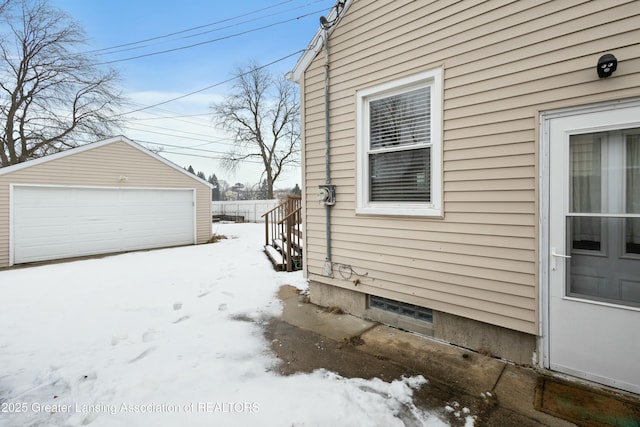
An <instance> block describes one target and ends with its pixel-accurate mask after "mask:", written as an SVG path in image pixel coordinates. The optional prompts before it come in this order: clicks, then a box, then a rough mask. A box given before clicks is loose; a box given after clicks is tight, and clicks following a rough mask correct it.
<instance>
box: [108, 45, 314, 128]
mask: <svg viewBox="0 0 640 427" xmlns="http://www.w3.org/2000/svg"><path fill="white" fill-rule="evenodd" d="M302 52H304V49H300V50H297V51H295V52H293V53H290V54H289V55H287V56H283V57H282V58H279V59H276V60H275V61H271V62H269V63H267V64H264V65H261V66H259V67H256V68H255V69H258V70H261V69H263V68H267V67H269V66H271V65H273V64H277V63H278V62H282V61H284V60H285V59H289V58H291V57H292V56H294V55H298V54H300V53H302ZM253 70H254V69H252V70H249V71H247V72H246V73H241V74H239V75H237V76H234V77H231V78H229V79H227V80H224V81H221V82H218V83H214V84H212V85H209V86H206V87H203V88H202V89H198V90H194V91H193V92H189V93H186V94H184V95H180V96H176V97H175V98H171V99H167V100H166V101H162V102H158V103H156V104H152V105H148V106H146V107H141V108H138V109H136V110H131V111H127V112H124V113H120V114H116V115H114V117H121V116H126V115H129V114H133V113H137V112H139V111H144V110H148V109H150V108H155V107H158V106H160V105H164V104H168V103H170V102H173V101H177V100H179V99H183V98H186V97H188V96H191V95H195V94H196V93H200V92H204V91H206V90H209V89H212V88H214V87H216V86H221V85H223V84H225V83H229V82H232V81H234V80H235V79H237V78H239V77H241V76H244V75H247V74H249V73H251V72H252V71H253Z"/></svg>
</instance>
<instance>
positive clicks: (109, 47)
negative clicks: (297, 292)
mask: <svg viewBox="0 0 640 427" xmlns="http://www.w3.org/2000/svg"><path fill="white" fill-rule="evenodd" d="M50 1H51V3H52V4H53V5H55V6H57V7H59V8H60V9H62V10H64V11H65V12H67V13H68V14H69V15H70V16H71V17H73V18H74V19H76V20H77V21H78V22H79V23H80V24H81V25H82V26H83V27H84V29H85V31H86V32H87V36H88V39H89V40H88V41H89V46H88V47H87V49H88V50H100V57H101V60H103V61H104V62H109V63H110V66H112V67H114V68H117V69H118V70H119V71H120V73H121V75H122V77H123V82H122V83H123V88H124V91H125V94H126V95H127V96H128V97H129V98H130V99H131V100H132V101H134V105H133V109H137V108H144V107H148V106H151V105H155V104H157V103H161V102H164V101H167V100H170V99H173V98H176V97H180V96H183V95H186V94H189V93H192V92H196V91H200V92H198V93H197V94H194V95H191V96H187V97H185V98H182V99H180V100H177V101H173V102H170V103H166V104H163V105H161V106H158V107H155V108H151V109H145V110H144V111H141V112H138V113H134V114H131V115H129V116H128V117H129V119H130V120H129V124H128V128H127V129H126V131H125V132H124V134H125V136H127V137H129V138H131V139H133V140H135V141H138V142H142V143H145V144H148V145H155V146H160V145H161V144H167V145H165V146H163V147H164V151H163V152H162V153H161V155H163V156H165V157H167V158H168V159H169V160H171V161H173V162H175V163H177V164H178V165H180V166H183V167H186V166H189V165H192V166H193V168H194V169H195V170H196V171H202V172H204V173H205V175H206V176H209V175H211V174H213V173H215V174H216V175H217V176H218V178H220V179H224V180H226V181H228V182H229V183H230V184H233V183H235V182H241V183H243V184H244V183H257V182H258V181H259V179H260V172H261V168H260V165H259V164H257V163H254V164H246V165H245V166H244V167H242V168H241V169H240V170H239V171H238V172H237V173H236V174H235V175H234V174H233V173H231V172H227V171H225V170H223V169H222V167H221V166H220V163H219V162H218V160H217V159H216V158H217V157H219V156H220V153H221V152H226V151H227V150H228V147H229V145H228V144H230V143H231V142H232V141H231V140H230V139H229V138H228V136H226V135H223V134H221V133H220V132H219V131H217V130H216V129H215V128H214V125H213V122H212V115H211V111H210V109H209V104H210V103H211V102H212V101H216V100H219V99H221V97H222V96H224V95H225V94H226V93H228V92H229V90H230V87H231V84H232V83H231V82H227V83H225V82H226V81H228V80H229V79H230V78H232V77H233V72H234V69H235V68H237V67H238V66H240V65H244V64H247V63H248V62H249V61H252V60H253V61H256V62H258V63H259V64H268V63H272V62H275V63H274V64H273V65H271V66H270V67H269V69H270V70H271V71H272V72H273V73H275V74H280V75H284V74H285V73H286V72H288V71H290V70H292V69H293V66H294V65H295V63H296V61H297V60H298V58H299V57H300V54H299V53H296V52H298V51H300V50H302V49H305V48H306V47H307V45H308V44H309V42H310V41H311V39H312V37H313V35H314V34H315V32H316V31H317V30H318V27H319V17H320V16H321V15H327V14H328V13H329V10H330V9H331V7H332V6H333V5H334V3H335V0H287V1H283V0H236V1H228V0H227V1H220V0H183V1H175V0H171V1H170V0H153V1H151V0H126V1H125V0H109V1H100V0H50ZM193 45H195V46H193ZM190 46H191V47H190ZM169 50H170V52H165V53H160V52H163V51H169ZM283 58H286V59H283ZM280 59H282V60H280ZM112 61H113V62H112ZM205 88H208V89H206V90H202V89H205ZM176 116H182V117H176ZM184 116H188V117H184ZM176 146H179V147H191V148H190V149H181V148H176ZM194 148H195V149H194ZM205 150H206V151H205ZM178 153H182V154H178ZM296 183H298V184H300V183H301V178H300V171H299V170H295V171H292V172H291V173H289V174H287V175H286V176H284V177H283V178H282V182H277V183H276V187H277V188H285V187H289V186H293V185H294V184H296Z"/></svg>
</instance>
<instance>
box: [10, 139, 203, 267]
mask: <svg viewBox="0 0 640 427" xmlns="http://www.w3.org/2000/svg"><path fill="white" fill-rule="evenodd" d="M25 165H28V163H25ZM0 171H2V169H0ZM120 176H126V177H127V179H126V181H121V180H120ZM10 184H37V185H67V186H88V187H91V186H95V187H122V188H126V187H132V188H135V187H153V188H195V189H196V224H197V230H196V234H197V243H204V242H206V241H207V240H209V238H210V237H211V190H210V188H209V187H208V186H206V185H205V184H204V183H200V182H198V181H197V180H195V179H193V178H191V177H189V176H188V175H186V174H184V173H182V172H180V171H178V170H176V169H174V168H172V167H170V166H168V165H167V164H165V163H163V162H162V161H160V160H158V159H156V158H154V157H152V156H150V155H148V154H146V153H144V152H143V151H141V150H139V149H136V148H134V147H132V146H131V145H129V144H128V143H126V142H121V141H119V142H114V143H110V144H106V145H103V146H100V147H97V148H92V149H88V150H84V151H81V152H78V153H74V154H70V155H68V156H63V157H60V158H57V159H55V160H51V161H46V162H42V163H39V164H36V165H34V166H29V167H25V168H21V169H19V170H16V171H14V172H11V173H7V174H4V175H0V230H1V231H0V267H4V266H7V265H8V264H9V186H10Z"/></svg>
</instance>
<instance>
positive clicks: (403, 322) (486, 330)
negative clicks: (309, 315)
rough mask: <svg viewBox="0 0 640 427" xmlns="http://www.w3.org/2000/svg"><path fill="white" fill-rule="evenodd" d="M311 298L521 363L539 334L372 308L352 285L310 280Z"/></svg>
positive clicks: (443, 316)
mask: <svg viewBox="0 0 640 427" xmlns="http://www.w3.org/2000/svg"><path fill="white" fill-rule="evenodd" d="M309 291H310V295H311V302H312V303H313V304H316V305H319V306H324V307H338V308H340V309H342V310H343V311H344V312H346V313H349V314H352V315H354V316H357V317H361V318H363V319H368V320H373V321H376V322H379V323H383V324H386V325H389V326H393V327H396V328H398V329H402V330H406V331H411V332H416V333H419V334H422V335H426V336H432V337H434V338H437V339H440V340H443V341H446V342H449V343H451V344H454V345H457V346H460V347H464V348H468V349H471V350H474V351H477V352H480V353H483V354H485V355H490V356H493V357H499V358H502V359H506V360H509V361H512V362H514V363H518V364H521V365H532V358H533V355H534V353H535V351H536V337H535V336H533V335H529V334H525V333H523V332H519V331H514V330H512V329H507V328H502V327H500V326H495V325H490V324H488V323H483V322H478V321H476V320H471V319H467V318H464V317H460V316H455V315H452V314H448V313H443V312H440V311H436V310H434V311H433V323H428V322H424V321H420V320H417V319H413V318H411V317H407V316H403V315H399V314H395V313H390V312H387V311H384V310H379V309H375V308H369V307H368V306H367V295H366V294H364V293H362V292H358V291H353V290H350V289H344V288H339V287H337V286H331V285H326V284H324V283H319V282H315V281H310V283H309Z"/></svg>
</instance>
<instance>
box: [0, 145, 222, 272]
mask: <svg viewBox="0 0 640 427" xmlns="http://www.w3.org/2000/svg"><path fill="white" fill-rule="evenodd" d="M210 237H211V185H210V184H209V183H207V182H206V181H203V180H201V179H199V178H198V177H196V176H195V175H193V174H191V173H189V172H187V171H185V170H184V169H183V168H181V167H179V166H176V165H174V164H173V163H171V162H169V161H167V160H165V159H164V158H162V157H160V156H158V155H156V154H155V153H153V152H151V151H149V150H147V149H145V148H144V147H142V146H140V145H138V144H136V143H135V142H133V141H130V140H128V139H127V138H124V137H116V138H112V139H108V140H105V141H101V142H96V143H93V144H88V145H83V146H81V147H78V148H73V149H70V150H67V151H64V152H61V153H57V154H53V155H50V156H47V157H42V158H39V159H36V160H31V161H28V162H25V163H20V164H17V165H14V166H8V167H4V168H1V169H0V267H7V266H11V265H14V264H21V263H28V262H34V261H45V260H52V259H62V258H71V257H77V256H84V255H94V254H104V253H113V252H122V251H131V250H138V249H150V248H158V247H168V246H177V245H187V244H195V243H204V242H206V241H208V240H209V239H210Z"/></svg>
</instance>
